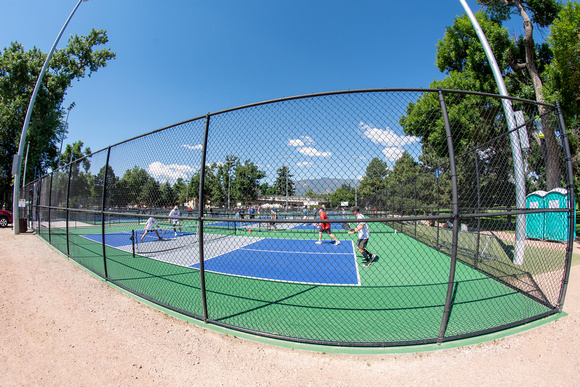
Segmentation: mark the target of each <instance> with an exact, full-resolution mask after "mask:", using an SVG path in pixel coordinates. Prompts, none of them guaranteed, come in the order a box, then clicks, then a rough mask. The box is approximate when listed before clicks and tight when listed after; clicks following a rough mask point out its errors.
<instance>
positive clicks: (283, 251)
mask: <svg viewBox="0 0 580 387" xmlns="http://www.w3.org/2000/svg"><path fill="white" fill-rule="evenodd" d="M239 250H248V251H262V252H267V253H289V254H319V255H350V254H351V253H332V252H330V253H316V252H314V251H286V250H262V249H246V248H240V249H239Z"/></svg>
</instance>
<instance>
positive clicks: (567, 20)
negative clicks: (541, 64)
mask: <svg viewBox="0 0 580 387" xmlns="http://www.w3.org/2000/svg"><path fill="white" fill-rule="evenodd" d="M547 41H548V43H549V44H550V46H551V48H552V51H553V53H554V60H553V61H552V63H551V64H550V66H549V67H548V70H547V74H546V79H547V80H548V82H547V85H546V91H547V93H546V94H547V99H548V100H549V101H550V102H555V101H559V102H560V103H561V105H562V109H563V111H564V114H565V116H566V118H567V120H566V121H567V122H566V124H567V126H569V127H574V126H578V125H579V122H578V116H579V115H580V4H578V3H576V2H569V3H568V4H566V6H565V7H564V8H563V9H562V11H561V12H560V14H559V15H558V18H557V19H556V20H554V24H553V25H552V26H551V28H550V35H549V36H548V38H547Z"/></svg>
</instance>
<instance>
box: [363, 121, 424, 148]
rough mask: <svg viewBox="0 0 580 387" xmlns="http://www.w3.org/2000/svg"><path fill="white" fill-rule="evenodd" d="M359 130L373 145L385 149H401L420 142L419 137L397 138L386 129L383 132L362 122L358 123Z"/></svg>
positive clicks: (396, 135) (395, 134) (391, 131)
mask: <svg viewBox="0 0 580 387" xmlns="http://www.w3.org/2000/svg"><path fill="white" fill-rule="evenodd" d="M359 129H360V131H362V135H363V136H364V137H366V138H368V139H369V140H371V141H372V142H374V143H375V144H380V145H383V146H386V147H394V146H398V147H402V146H405V145H409V144H412V143H414V142H417V141H419V140H420V138H419V137H415V136H399V135H398V134H397V133H395V131H393V130H391V129H389V128H388V127H387V128H386V129H384V130H383V129H378V128H373V127H371V126H369V125H367V124H365V123H364V122H360V123H359Z"/></svg>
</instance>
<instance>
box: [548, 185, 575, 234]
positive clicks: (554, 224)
mask: <svg viewBox="0 0 580 387" xmlns="http://www.w3.org/2000/svg"><path fill="white" fill-rule="evenodd" d="M544 200H545V207H546V208H554V209H556V208H557V209H565V208H568V191H567V190H565V189H564V188H554V189H553V190H551V191H550V192H548V193H547V195H546V197H545V199H544ZM574 215H576V214H574ZM575 224H576V222H574V225H575ZM569 227H570V224H569V222H568V213H567V212H546V224H545V239H547V240H551V241H559V242H566V241H567V240H568V233H569ZM574 237H576V227H574Z"/></svg>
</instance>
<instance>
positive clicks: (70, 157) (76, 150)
mask: <svg viewBox="0 0 580 387" xmlns="http://www.w3.org/2000/svg"><path fill="white" fill-rule="evenodd" d="M83 145H84V143H83V142H82V141H77V142H74V143H73V144H72V145H68V144H67V146H66V147H65V149H64V152H62V155H60V157H59V159H58V167H61V166H63V165H66V164H68V163H70V162H71V161H75V160H78V159H81V158H83V157H85V156H88V155H90V154H91V148H89V147H86V148H85V149H84V150H83V149H82V148H83ZM82 164H83V169H84V170H85V171H88V170H89V168H90V167H91V162H90V160H89V159H88V158H87V157H85V158H84V159H83V160H82Z"/></svg>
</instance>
